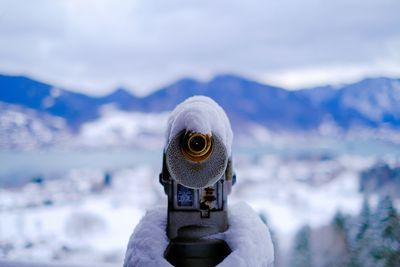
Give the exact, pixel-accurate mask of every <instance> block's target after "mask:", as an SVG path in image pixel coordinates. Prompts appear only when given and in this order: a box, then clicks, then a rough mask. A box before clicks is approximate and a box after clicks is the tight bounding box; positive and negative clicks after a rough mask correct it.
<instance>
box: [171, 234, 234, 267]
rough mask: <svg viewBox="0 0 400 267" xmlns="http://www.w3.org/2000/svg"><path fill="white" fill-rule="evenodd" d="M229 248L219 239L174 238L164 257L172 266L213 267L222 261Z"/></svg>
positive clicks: (229, 251)
mask: <svg viewBox="0 0 400 267" xmlns="http://www.w3.org/2000/svg"><path fill="white" fill-rule="evenodd" d="M230 253H231V250H230V248H229V246H228V245H227V244H226V242H225V241H224V240H220V239H180V238H177V239H174V240H171V242H170V244H169V245H168V247H167V249H166V251H165V255H164V257H165V259H166V260H167V261H168V262H169V263H171V264H172V265H173V266H176V267H177V266H179V267H183V266H190V267H213V266H216V265H217V264H219V263H220V262H222V261H223V260H224V259H225V258H226V257H227V256H228V255H229V254H230Z"/></svg>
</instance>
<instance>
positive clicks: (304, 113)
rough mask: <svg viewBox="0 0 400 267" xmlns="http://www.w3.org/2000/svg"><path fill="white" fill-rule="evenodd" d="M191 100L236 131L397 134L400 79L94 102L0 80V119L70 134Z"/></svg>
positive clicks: (236, 86) (228, 83) (183, 84)
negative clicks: (31, 115) (13, 114)
mask: <svg viewBox="0 0 400 267" xmlns="http://www.w3.org/2000/svg"><path fill="white" fill-rule="evenodd" d="M192 95H206V96H209V97H211V98H213V99H214V100H215V101H217V102H218V103H219V104H220V105H221V106H222V107H223V108H224V109H225V111H226V112H227V114H228V116H229V117H230V119H231V121H232V124H233V127H234V128H241V127H242V125H243V124H246V123H249V122H250V123H256V124H259V125H261V126H263V127H265V128H267V129H271V130H276V131H281V130H283V131H312V130H315V129H318V128H319V127H321V125H323V124H324V123H327V122H328V123H330V124H333V125H335V127H338V128H340V129H343V130H348V129H352V128H356V127H365V128H381V127H389V128H393V129H399V128H400V79H392V78H368V79H364V80H362V81H359V82H356V83H353V84H347V85H343V86H339V87H337V86H336V87H333V86H324V87H316V88H309V89H303V90H296V91H290V90H286V89H284V88H280V87H276V86H270V85H266V84H262V83H259V82H257V81H253V80H250V79H246V78H243V77H240V76H236V75H218V76H215V77H214V78H213V79H211V80H209V81H207V82H201V81H197V80H195V79H189V78H185V79H181V80H178V81H176V82H174V83H172V84H170V85H167V86H165V87H163V88H160V89H159V90H156V91H155V92H154V93H152V94H150V95H147V96H144V97H137V96H135V95H133V94H131V93H130V92H129V91H128V90H125V89H123V88H120V89H117V90H115V91H114V92H113V93H111V94H109V95H105V96H102V97H93V96H88V95H85V94H81V93H76V92H72V91H69V90H67V89H61V88H57V87H55V86H52V85H51V84H47V83H44V82H40V81H36V80H33V79H30V78H28V77H24V76H9V75H0V103H1V102H2V103H3V104H5V105H3V108H2V109H3V110H1V111H0V113H1V112H4V107H6V106H7V105H13V106H18V107H21V108H26V109H29V110H33V111H34V112H37V113H38V114H44V115H50V116H56V117H61V118H63V119H64V120H65V122H66V124H67V127H68V128H69V129H70V130H71V131H72V132H78V131H79V129H80V128H81V126H82V125H83V124H85V123H87V122H90V121H93V120H96V119H98V118H99V117H100V116H101V112H100V111H101V108H102V107H104V106H105V105H110V104H111V105H113V106H114V107H115V108H117V109H119V110H122V111H128V112H144V113H158V112H163V111H169V110H172V109H173V108H174V107H175V106H176V105H177V104H178V103H180V102H181V101H183V100H184V99H186V98H187V97H189V96H192Z"/></svg>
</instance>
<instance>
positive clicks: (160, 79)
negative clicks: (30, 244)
mask: <svg viewBox="0 0 400 267" xmlns="http://www.w3.org/2000/svg"><path fill="white" fill-rule="evenodd" d="M399 10H400V1H399V0H335V1H322V0H302V1H300V0H279V1H276V0H268V1H262V0H259V1H256V0H240V1H235V0H214V1H211V0H210V1H205V0H201V1H199V0H196V1H191V0H181V1H178V0H168V1H167V0H159V1H154V0H85V1H81V0H57V1H55V0H37V1H24V0H21V1H19V0H0V73H6V74H24V75H29V76H31V77H34V78H37V79H41V80H43V81H46V82H50V83H53V84H55V85H58V86H61V87H65V88H68V89H73V90H77V91H81V92H85V93H89V94H94V95H100V94H105V93H108V92H110V91H112V90H113V89H114V88H115V87H118V86H124V87H127V88H128V89H130V90H132V91H133V92H135V93H137V94H141V95H143V94H147V93H149V92H150V91H151V90H154V89H157V88H158V87H160V86H163V85H166V84H168V83H171V82H173V81H174V80H176V79H179V78H182V77H187V76H190V77H194V78H198V79H201V80H206V79H209V78H211V77H212V76H213V75H215V74H218V73H236V74H240V75H244V76H247V77H249V78H252V79H256V80H259V81H261V82H266V83H272V84H275V85H280V86H286V87H290V88H300V87H306V86H313V85H320V84H325V83H342V82H351V81H354V80H357V79H361V78H363V77H366V76H381V75H386V76H391V77H400V15H399Z"/></svg>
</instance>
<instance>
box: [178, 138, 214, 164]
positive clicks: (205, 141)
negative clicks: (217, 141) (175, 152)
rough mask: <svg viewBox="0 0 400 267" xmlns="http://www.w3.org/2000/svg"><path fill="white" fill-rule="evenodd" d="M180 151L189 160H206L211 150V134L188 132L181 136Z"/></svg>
mask: <svg viewBox="0 0 400 267" xmlns="http://www.w3.org/2000/svg"><path fill="white" fill-rule="evenodd" d="M181 151H182V153H183V155H184V156H185V157H186V158H187V159H189V160H191V161H195V162H199V161H203V160H206V159H207V158H208V157H209V156H210V155H211V152H212V137H211V135H205V134H199V133H191V132H188V133H186V134H184V136H183V139H182V143H181Z"/></svg>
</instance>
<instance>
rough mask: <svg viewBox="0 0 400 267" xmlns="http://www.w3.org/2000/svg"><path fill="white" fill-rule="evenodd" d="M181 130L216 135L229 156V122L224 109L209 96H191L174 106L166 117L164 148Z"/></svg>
mask: <svg viewBox="0 0 400 267" xmlns="http://www.w3.org/2000/svg"><path fill="white" fill-rule="evenodd" d="M182 130H187V131H193V132H196V133H201V134H216V135H218V136H219V137H220V138H221V140H222V142H223V144H224V145H225V147H226V150H227V153H228V156H231V151H232V150H231V147H232V139H233V133H232V129H231V124H230V122H229V119H228V117H227V115H226V113H225V111H224V110H223V109H222V108H221V107H220V106H219V105H218V104H217V103H216V102H215V101H214V100H212V99H211V98H209V97H206V96H192V97H190V98H188V99H186V100H185V101H183V102H182V103H180V104H179V105H177V106H176V107H175V109H174V110H173V111H172V112H171V115H170V117H169V119H168V125H167V132H166V144H165V148H166V147H168V144H169V143H170V142H171V140H172V139H173V138H174V136H176V135H177V134H179V133H180V132H181V131H182Z"/></svg>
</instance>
